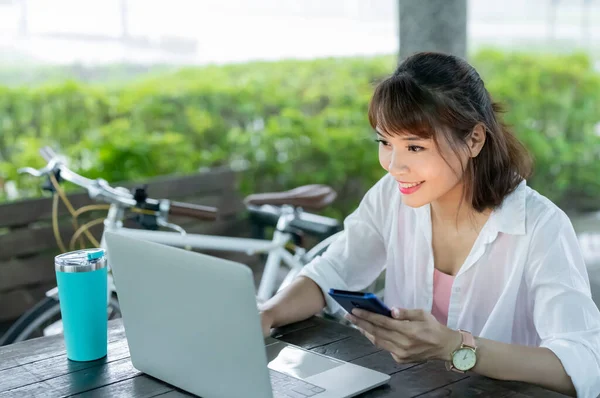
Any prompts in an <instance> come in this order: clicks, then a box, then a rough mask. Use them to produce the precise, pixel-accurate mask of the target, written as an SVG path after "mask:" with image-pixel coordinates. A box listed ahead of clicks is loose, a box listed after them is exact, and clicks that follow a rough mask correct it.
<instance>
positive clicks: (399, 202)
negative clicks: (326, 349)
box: [261, 53, 600, 397]
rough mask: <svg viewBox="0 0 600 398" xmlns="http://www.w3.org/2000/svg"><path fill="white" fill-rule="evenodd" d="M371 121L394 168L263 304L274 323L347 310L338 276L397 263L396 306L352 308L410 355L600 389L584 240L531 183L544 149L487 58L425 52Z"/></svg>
mask: <svg viewBox="0 0 600 398" xmlns="http://www.w3.org/2000/svg"><path fill="white" fill-rule="evenodd" d="M369 120H370V122H371V125H372V126H373V128H374V129H375V130H376V131H377V140H376V141H377V142H378V145H379V161H380V163H381V166H382V167H383V168H384V169H385V170H386V171H387V174H386V175H385V177H383V178H382V179H381V180H380V181H379V182H378V183H377V184H375V186H373V187H372V188H371V189H370V190H369V191H368V192H367V194H366V195H365V197H364V198H363V200H362V201H361V203H360V205H359V207H358V209H357V210H356V211H355V212H354V213H352V214H351V215H350V216H349V217H348V218H347V219H346V220H345V223H344V224H345V231H344V233H343V234H342V235H341V237H340V238H339V239H338V240H337V241H335V242H334V243H333V244H332V245H331V246H330V247H329V249H328V250H327V252H326V253H325V254H324V255H323V256H321V257H319V258H317V259H315V260H314V261H313V262H311V263H310V264H309V265H307V266H306V267H305V269H304V270H303V271H302V273H301V274H300V276H299V277H298V278H297V279H296V280H295V281H294V282H293V283H292V284H291V285H290V286H288V287H287V288H286V289H284V290H282V291H281V292H279V293H278V294H277V295H276V296H275V297H273V298H272V299H271V300H269V301H268V302H267V303H265V304H264V305H263V306H262V307H261V320H262V325H263V330H264V332H265V334H267V333H269V330H270V329H271V328H272V327H277V326H281V325H285V324H287V323H291V322H296V321H299V320H302V319H305V318H308V317H310V316H312V315H314V314H315V313H318V312H319V311H320V310H322V309H323V308H324V307H325V306H326V307H327V309H328V310H329V311H330V312H337V311H339V310H340V309H341V307H339V305H337V303H336V302H335V301H333V300H332V299H331V298H330V297H329V296H328V294H327V291H328V290H329V289H330V288H336V289H344V290H362V289H364V288H366V287H367V286H369V285H370V284H371V283H372V282H373V281H374V280H375V279H376V278H377V276H378V275H380V273H381V272H382V271H383V270H384V269H386V281H385V282H386V283H385V302H386V304H387V305H388V306H389V307H390V308H392V309H393V318H387V317H384V316H380V315H377V314H374V313H369V312H365V311H359V310H355V311H353V313H352V315H350V314H347V315H346V318H347V319H349V320H350V321H351V322H353V323H354V324H355V325H357V326H358V327H359V328H360V330H361V331H362V332H363V334H364V335H365V336H366V337H367V338H369V340H371V342H373V344H375V345H377V346H378V347H380V348H382V349H384V350H387V351H389V352H390V353H391V355H392V356H393V358H394V359H395V360H396V361H398V362H417V361H423V360H431V359H437V360H443V361H446V364H447V368H448V369H450V370H456V371H462V372H464V371H471V372H475V373H479V374H481V375H484V376H488V377H492V378H496V379H501V380H515V381H524V382H528V383H533V384H537V385H540V386H542V387H545V388H548V389H551V390H555V391H558V392H562V393H566V394H570V395H575V394H577V395H578V396H581V397H596V396H597V395H598V394H600V313H599V311H598V308H597V307H596V305H595V304H594V302H593V301H592V299H591V294H590V287H589V280H588V275H587V271H586V268H585V264H584V262H583V258H582V255H581V253H580V250H579V247H578V243H577V238H576V236H575V233H574V231H573V228H572V225H571V223H570V221H569V219H568V218H567V216H566V215H565V214H564V213H563V212H562V211H561V210H560V209H559V208H558V207H556V206H555V205H554V204H553V203H552V202H550V201H549V200H548V199H546V198H545V197H543V196H541V195H540V194H538V193H537V192H536V191H534V190H533V189H531V188H529V187H528V186H527V185H526V182H525V178H527V177H528V176H529V174H530V166H531V162H530V158H529V156H528V154H527V152H526V150H525V149H524V147H523V146H522V145H521V144H520V143H519V142H518V141H517V139H516V138H515V137H514V136H513V135H512V134H511V132H510V131H509V130H508V129H507V128H506V126H504V125H503V124H502V122H501V121H500V116H499V107H498V106H497V104H495V103H493V102H492V100H491V98H490V95H489V93H488V92H487V90H486V88H485V86H484V83H483V81H482V80H481V78H480V77H479V75H478V73H477V72H476V71H475V69H474V68H473V67H472V66H470V65H469V64H468V63H467V62H465V61H464V60H462V59H460V58H457V57H454V56H450V55H444V54H438V53H419V54H416V55H414V56H412V57H410V58H408V59H406V60H405V61H404V62H403V63H402V64H400V66H399V67H398V68H397V70H396V71H395V73H394V74H393V75H392V76H391V77H389V78H387V79H385V80H384V81H383V82H381V83H380V84H379V85H378V87H377V88H376V90H375V93H374V95H373V98H372V101H371V104H370V107H369ZM407 321H408V322H407Z"/></svg>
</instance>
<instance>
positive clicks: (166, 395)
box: [0, 317, 563, 398]
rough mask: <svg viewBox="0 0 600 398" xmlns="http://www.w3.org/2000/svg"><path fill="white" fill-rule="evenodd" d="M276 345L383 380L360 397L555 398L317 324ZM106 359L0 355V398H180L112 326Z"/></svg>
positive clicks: (53, 350) (316, 320)
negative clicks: (403, 360)
mask: <svg viewBox="0 0 600 398" xmlns="http://www.w3.org/2000/svg"><path fill="white" fill-rule="evenodd" d="M274 336H275V337H276V338H278V339H280V340H283V341H286V342H289V343H292V344H296V345H298V346H300V347H303V348H305V349H308V350H312V351H315V352H319V353H321V354H325V355H329V356H331V357H334V358H338V359H341V360H344V361H349V362H352V363H355V364H357V365H362V366H365V367H368V368H371V369H375V370H378V371H380V372H384V373H387V374H389V375H391V380H390V381H389V383H388V384H387V385H385V386H381V387H378V388H376V389H373V390H371V391H369V392H366V393H363V394H361V395H360V397H361V398H374V397H417V396H419V397H447V396H450V397H475V396H478V397H509V396H510V397H515V398H518V397H544V398H552V397H562V396H563V395H561V394H557V393H553V392H550V391H548V390H544V389H542V388H539V387H536V386H533V385H529V384H525V383H518V382H500V381H497V380H492V379H489V378H485V377H481V376H477V375H467V374H458V373H455V372H448V371H446V369H445V367H444V364H443V363H442V362H440V361H429V362H425V363H412V364H398V363H396V362H395V361H394V360H393V359H392V357H391V355H390V354H389V353H388V352H386V351H382V350H379V349H378V348H377V347H375V346H373V345H372V344H371V342H370V341H369V340H367V339H366V338H365V337H364V336H362V335H361V334H360V332H359V331H358V330H356V329H354V328H351V327H348V326H345V325H341V324H339V323H337V322H333V321H330V320H327V319H323V318H320V317H313V318H310V319H308V320H306V321H302V322H299V323H295V324H292V325H288V326H285V327H282V328H279V329H276V330H275V334H274ZM108 341H109V343H108V355H107V357H106V358H103V359H100V360H98V361H93V362H72V361H69V360H68V359H67V358H66V356H65V347H64V341H63V336H62V335H57V336H51V337H42V338H39V339H34V340H29V341H25V342H22V343H18V344H13V345H10V346H6V347H0V397H28V398H30V397H74V396H76V397H111V398H113V397H156V396H160V397H161V398H172V397H188V396H191V395H190V394H187V393H185V392H184V391H182V390H179V389H177V388H175V387H173V386H171V385H168V384H166V383H163V382H162V381H160V380H157V379H155V378H152V377H150V376H147V375H145V374H143V373H141V372H139V371H138V370H136V369H135V368H134V367H133V366H132V364H131V361H130V359H129V348H128V346H127V340H126V338H125V332H124V330H123V323H122V321H121V320H120V319H117V320H114V321H110V322H109V331H108Z"/></svg>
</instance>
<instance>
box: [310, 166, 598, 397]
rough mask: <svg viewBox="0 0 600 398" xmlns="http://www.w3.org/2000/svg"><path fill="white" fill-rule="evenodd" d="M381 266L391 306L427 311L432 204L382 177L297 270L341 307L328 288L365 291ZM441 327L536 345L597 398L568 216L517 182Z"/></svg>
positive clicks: (589, 305) (581, 268)
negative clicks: (414, 204)
mask: <svg viewBox="0 0 600 398" xmlns="http://www.w3.org/2000/svg"><path fill="white" fill-rule="evenodd" d="M384 269H385V270H386V275H385V297H384V301H385V302H386V304H387V305H388V306H390V307H391V306H395V307H399V308H410V309H415V308H419V309H423V310H426V311H431V308H432V302H433V270H434V258H433V250H432V246H431V213H430V206H429V205H425V206H423V207H420V208H411V207H408V206H406V205H404V204H403V203H402V199H401V194H400V192H399V190H398V185H397V183H396V181H395V180H394V179H393V178H392V177H391V176H390V175H389V174H388V175H386V176H385V177H383V178H382V179H381V180H380V181H379V182H378V183H377V184H375V185H374V186H373V187H372V188H371V189H370V190H369V192H367V194H366V195H365V197H364V198H363V200H362V201H361V203H360V205H359V207H358V208H357V209H356V211H354V212H353V213H352V214H351V215H349V216H348V217H347V218H346V220H345V222H344V232H343V233H342V234H341V235H340V237H339V239H337V240H336V241H335V242H333V243H332V244H331V246H330V247H329V248H328V250H327V251H326V252H325V253H324V254H323V255H322V256H321V257H318V258H316V259H315V260H313V261H312V262H311V263H310V264H308V265H307V266H306V267H304V269H303V270H302V272H301V275H304V276H307V277H309V278H311V279H312V280H314V281H315V282H316V283H317V284H318V285H319V286H320V287H321V289H322V290H323V293H324V296H325V299H326V301H327V309H328V310H329V311H330V312H332V313H336V312H337V311H339V310H341V307H340V306H339V305H338V304H337V303H336V302H335V301H334V300H333V299H332V298H331V297H330V296H329V295H328V294H327V292H328V291H329V289H330V288H335V289H343V290H363V289H365V288H366V287H368V286H369V285H370V284H371V283H373V281H374V280H375V279H376V278H377V277H378V276H379V275H380V274H381V272H382V271H383V270H384ZM447 326H448V327H450V328H452V329H464V330H468V331H470V332H471V333H473V335H475V336H479V337H482V338H487V339H491V340H496V341H501V342H505V343H513V344H521V345H529V346H541V347H547V348H549V349H550V350H552V351H553V352H554V353H555V354H556V356H557V357H558V358H559V359H560V360H561V362H562V364H563V367H564V368H565V370H566V372H567V374H568V375H569V376H570V377H571V379H572V381H573V384H574V385H575V388H576V390H577V393H578V396H580V397H597V396H598V394H600V312H599V311H598V308H597V307H596V305H595V304H594V302H593V301H592V298H591V293H590V285H589V279H588V274H587V270H586V267H585V264H584V261H583V257H582V255H581V251H580V248H579V245H578V241H577V237H576V235H575V231H574V230H573V227H572V225H571V222H570V220H569V218H568V217H567V216H566V214H565V213H564V212H563V211H561V210H560V209H559V208H558V207H557V206H556V205H554V204H553V203H552V202H551V201H550V200H548V199H547V198H545V197H543V196H542V195H540V194H539V193H537V192H536V191H534V190H533V189H531V188H529V187H528V186H527V185H526V183H525V181H523V182H522V183H521V184H520V185H519V186H518V187H517V189H516V190H515V191H514V192H513V193H511V194H510V195H509V196H507V197H506V198H505V199H504V201H503V203H502V205H501V206H500V207H499V208H497V209H495V210H494V211H493V212H492V214H491V216H490V217H489V219H488V221H487V222H486V224H485V225H484V227H483V229H482V230H481V232H480V233H479V236H478V238H477V240H476V241H475V244H474V245H473V248H472V250H471V252H470V254H469V255H468V257H467V259H466V260H465V262H464V264H463V265H462V267H461V268H460V270H459V272H458V274H457V275H456V277H455V280H454V284H453V286H452V294H451V297H450V307H449V311H448V324H447Z"/></svg>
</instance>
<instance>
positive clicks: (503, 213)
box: [415, 180, 527, 243]
mask: <svg viewBox="0 0 600 398" xmlns="http://www.w3.org/2000/svg"><path fill="white" fill-rule="evenodd" d="M526 194H527V183H526V181H525V180H523V181H521V182H520V183H519V185H517V187H516V188H515V190H514V191H512V192H511V193H510V194H508V195H507V196H506V197H505V198H504V200H503V201H502V203H501V204H500V206H498V207H497V208H496V209H494V210H493V211H492V214H491V215H490V219H489V220H488V223H489V224H490V225H489V226H488V228H484V229H485V230H487V231H485V232H484V233H486V235H487V239H485V241H486V243H490V242H491V241H493V240H494V239H496V236H497V235H498V233H499V232H502V233H506V234H511V235H524V234H525V233H526V230H525V203H526ZM415 210H416V212H417V217H418V219H419V223H420V224H421V225H424V226H425V225H429V226H430V225H431V206H430V205H429V204H427V205H424V206H421V207H419V208H417V209H415ZM426 235H427V237H428V239H429V240H430V241H431V236H430V235H431V230H430V228H429V229H428V228H426Z"/></svg>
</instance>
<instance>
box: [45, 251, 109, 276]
mask: <svg viewBox="0 0 600 398" xmlns="http://www.w3.org/2000/svg"><path fill="white" fill-rule="evenodd" d="M104 267H106V257H105V252H104V249H84V250H77V251H73V252H68V253H63V254H60V255H58V256H56V257H55V258H54V269H55V270H56V271H60V272H88V271H95V270H98V269H102V268H104Z"/></svg>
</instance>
